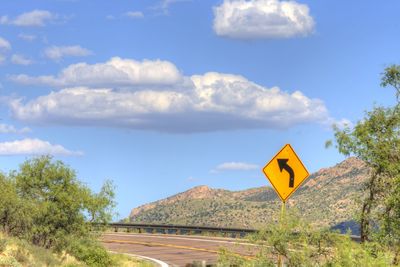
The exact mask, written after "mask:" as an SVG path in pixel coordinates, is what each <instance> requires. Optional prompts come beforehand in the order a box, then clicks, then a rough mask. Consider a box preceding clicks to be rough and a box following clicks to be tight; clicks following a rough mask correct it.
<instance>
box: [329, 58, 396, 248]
mask: <svg viewBox="0 0 400 267" xmlns="http://www.w3.org/2000/svg"><path fill="white" fill-rule="evenodd" d="M381 85H382V86H383V87H387V86H391V87H393V88H395V89H396V98H397V103H396V105H395V106H394V107H374V108H373V109H372V111H369V112H367V113H366V115H365V117H364V119H363V120H361V121H359V122H358V123H357V124H356V125H355V126H354V127H353V128H352V129H350V128H349V127H346V128H344V129H340V128H338V127H334V132H335V139H336V143H337V148H338V150H339V152H340V153H342V154H344V155H347V156H349V155H354V156H356V157H358V158H360V159H362V160H363V161H365V162H366V163H367V165H368V167H369V169H370V170H371V171H370V177H369V179H368V181H367V182H366V183H365V184H364V187H363V191H364V196H363V199H362V200H361V208H360V228H361V239H362V241H367V240H369V239H370V238H371V234H372V233H373V232H376V231H374V227H375V228H379V229H380V230H383V231H386V234H387V233H388V231H391V232H392V233H394V232H393V231H392V230H393V229H394V228H393V227H394V225H393V224H391V223H390V222H392V219H393V217H394V216H393V212H394V211H395V210H396V208H395V205H394V203H395V201H394V200H395V199H396V198H397V195H398V194H400V188H398V187H399V186H400V185H399V182H400V179H399V175H400V109H399V94H400V67H399V66H396V65H393V66H390V67H388V68H386V69H385V71H384V73H383V75H382V83H381ZM397 191H398V192H397ZM399 211H400V208H399ZM399 222H400V220H399ZM396 227H397V229H400V223H398V224H396Z"/></svg>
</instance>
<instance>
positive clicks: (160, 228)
mask: <svg viewBox="0 0 400 267" xmlns="http://www.w3.org/2000/svg"><path fill="white" fill-rule="evenodd" d="M107 227H109V228H112V229H113V230H114V232H119V231H121V230H122V229H124V230H125V232H128V233H129V232H136V233H149V234H177V235H178V234H179V235H214V236H217V235H221V236H225V237H234V238H243V237H245V236H246V235H248V234H253V233H256V232H257V231H258V230H256V229H245V228H227V227H212V226H190V225H173V224H144V223H110V224H108V225H107ZM350 238H351V239H352V240H353V241H355V242H361V238H360V236H356V235H351V236H350Z"/></svg>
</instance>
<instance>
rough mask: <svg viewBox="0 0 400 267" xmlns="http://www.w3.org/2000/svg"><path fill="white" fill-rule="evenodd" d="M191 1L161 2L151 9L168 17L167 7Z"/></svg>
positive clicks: (165, 0) (166, 0)
mask: <svg viewBox="0 0 400 267" xmlns="http://www.w3.org/2000/svg"><path fill="white" fill-rule="evenodd" d="M191 1H192V0H161V1H159V2H158V3H157V4H156V5H155V6H153V7H152V9H154V10H160V11H161V12H162V14H164V15H168V14H169V7H170V6H171V5H173V4H176V3H179V2H191Z"/></svg>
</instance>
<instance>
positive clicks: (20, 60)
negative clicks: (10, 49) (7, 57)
mask: <svg viewBox="0 0 400 267" xmlns="http://www.w3.org/2000/svg"><path fill="white" fill-rule="evenodd" d="M11 62H12V63H14V64H17V65H23V66H28V65H31V64H33V61H32V60H30V59H29V58H27V57H25V56H23V55H19V54H14V55H12V56H11Z"/></svg>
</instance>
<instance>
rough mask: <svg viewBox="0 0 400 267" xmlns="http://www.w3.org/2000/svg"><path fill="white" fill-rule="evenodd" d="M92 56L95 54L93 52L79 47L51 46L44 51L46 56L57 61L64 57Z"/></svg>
mask: <svg viewBox="0 0 400 267" xmlns="http://www.w3.org/2000/svg"><path fill="white" fill-rule="evenodd" d="M91 54H93V52H92V51H90V50H88V49H86V48H83V47H81V46H79V45H72V46H50V47H48V48H46V49H45V50H44V55H45V56H46V57H48V58H50V59H52V60H55V61H58V60H61V59H62V58H64V57H84V56H89V55H91Z"/></svg>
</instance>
